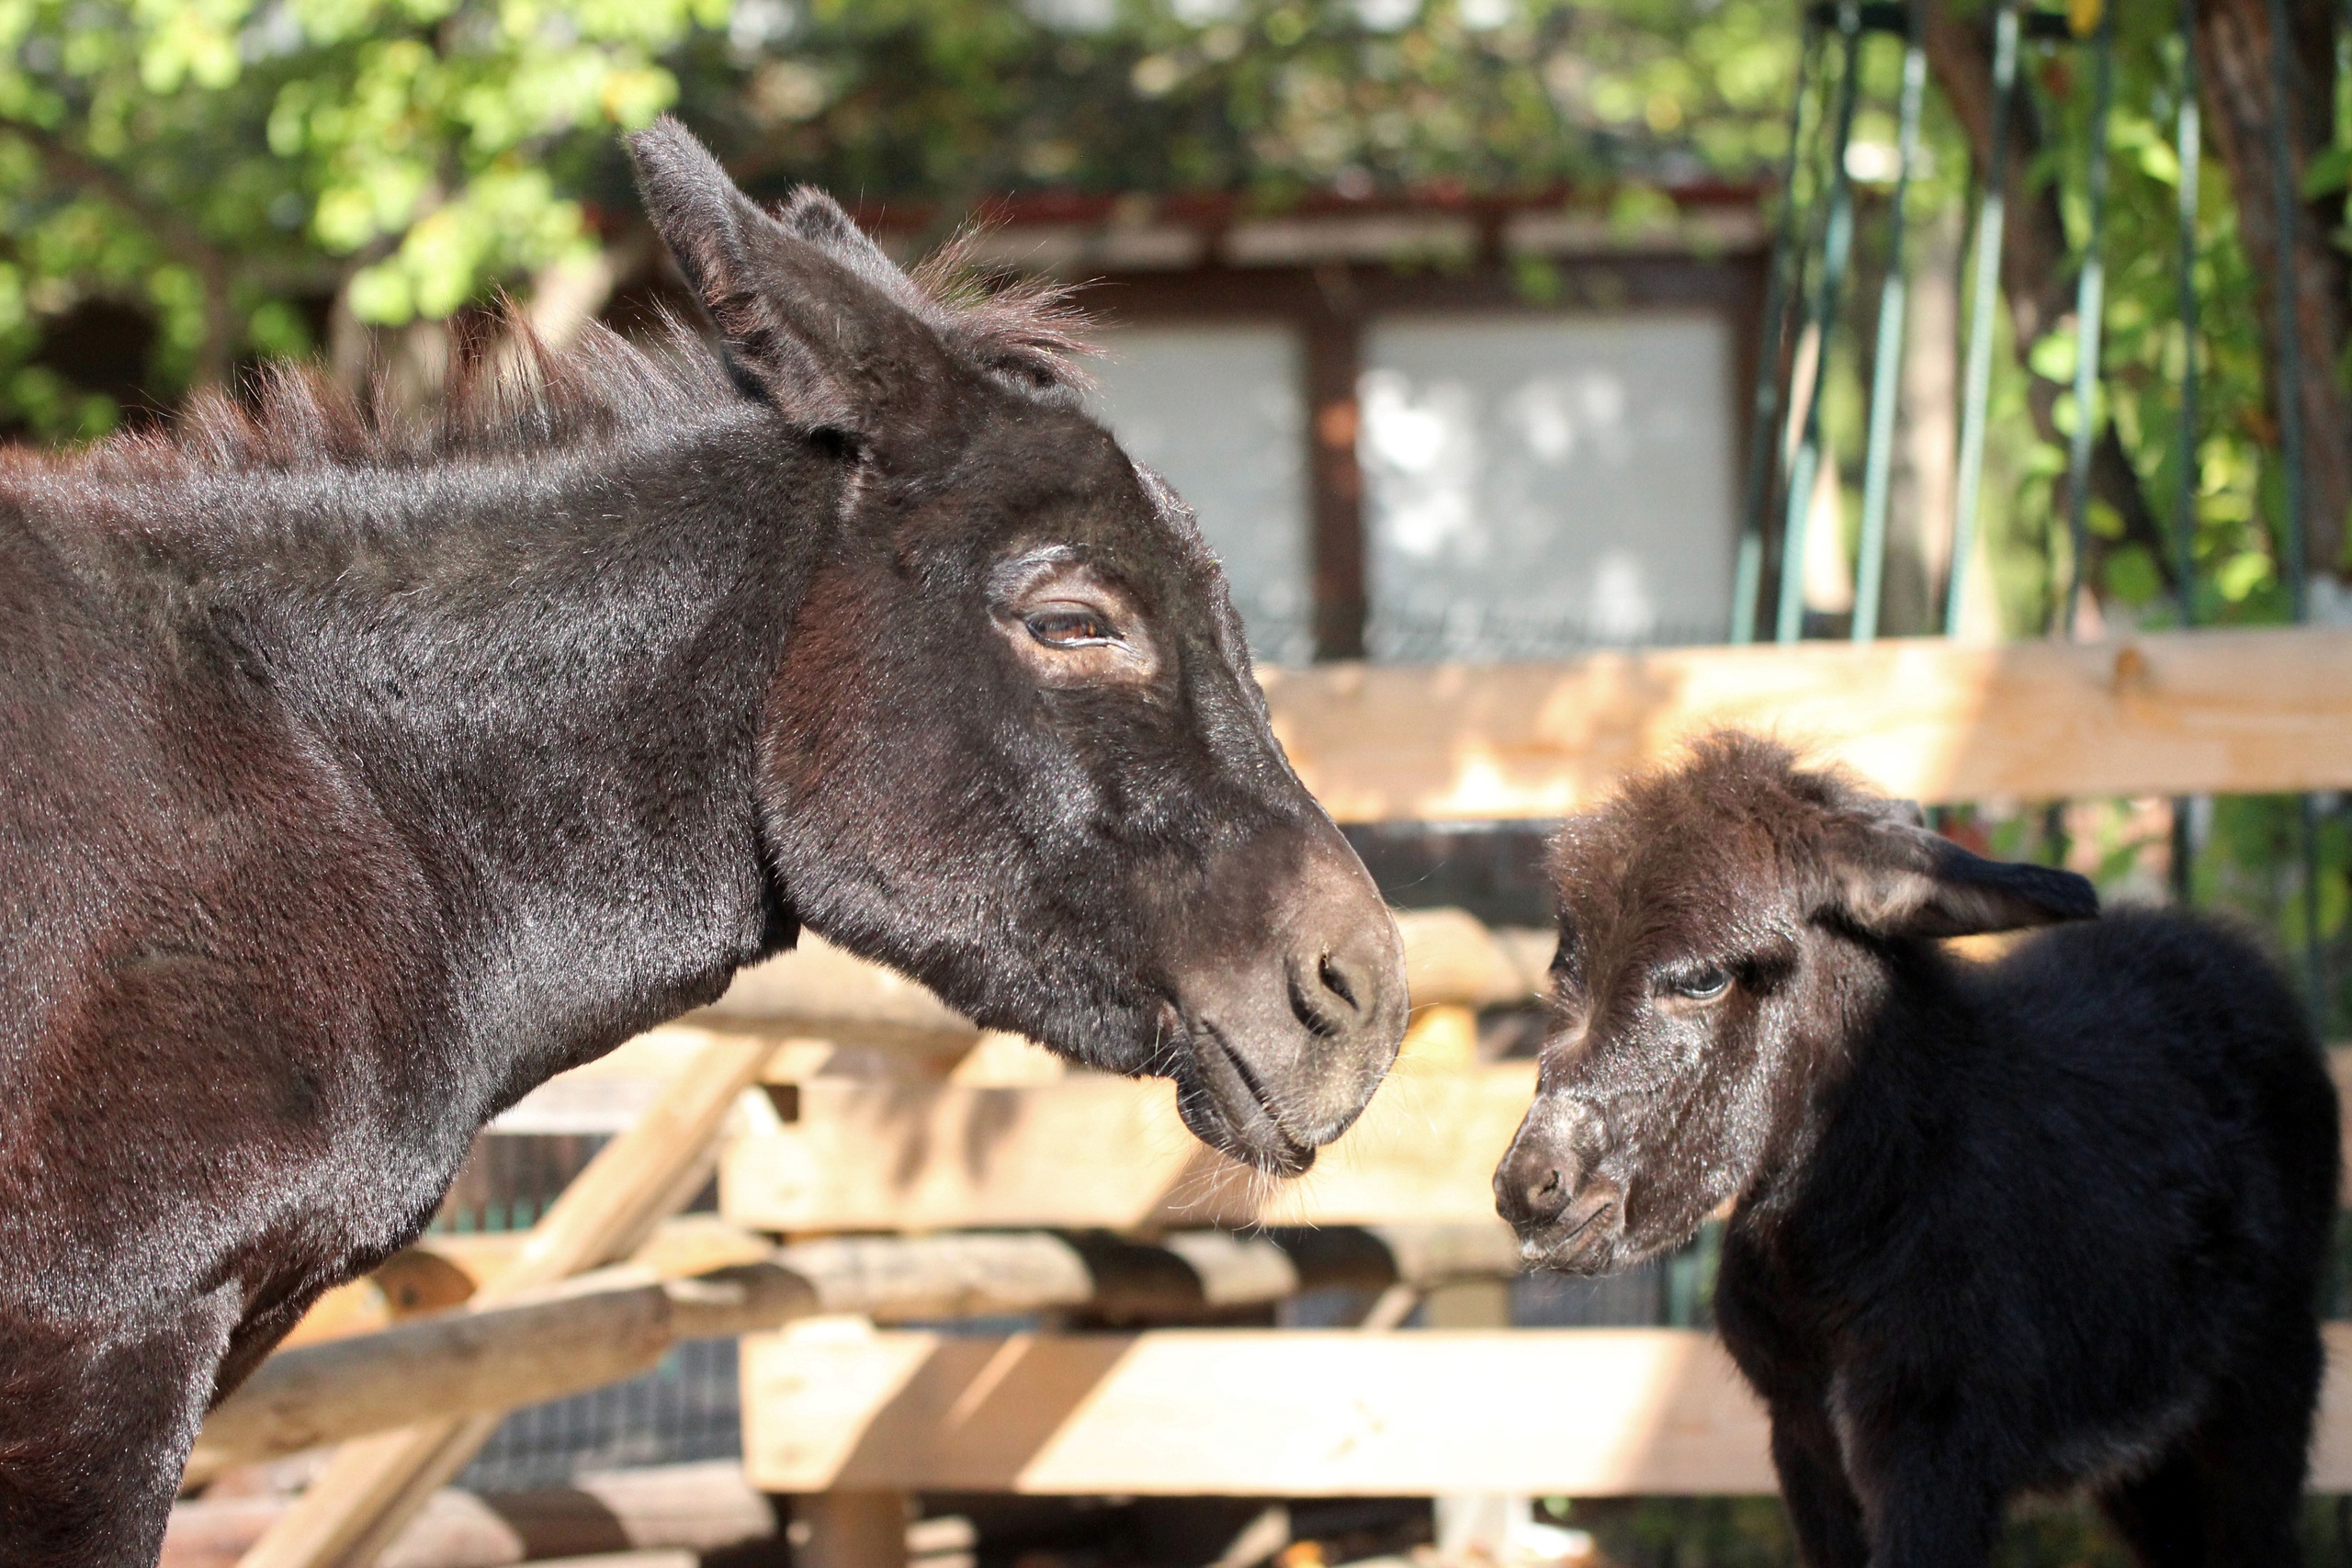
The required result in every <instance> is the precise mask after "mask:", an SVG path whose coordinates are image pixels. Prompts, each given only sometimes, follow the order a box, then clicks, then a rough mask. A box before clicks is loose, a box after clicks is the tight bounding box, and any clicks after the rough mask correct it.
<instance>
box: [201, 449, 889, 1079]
mask: <svg viewBox="0 0 2352 1568" xmlns="http://www.w3.org/2000/svg"><path fill="white" fill-rule="evenodd" d="M796 451H797V452H798V453H799V457H798V458H797V459H796V457H795V453H796ZM841 482H842V481H841V475H840V473H839V465H838V463H837V462H836V461H834V460H832V459H831V458H830V457H827V455H825V454H824V453H822V452H820V451H819V450H818V449H816V448H814V447H809V446H803V445H801V444H799V443H797V442H795V441H794V440H793V439H792V438H791V437H790V436H789V435H788V434H786V433H784V432H782V431H781V430H780V429H778V428H777V427H776V426H775V424H774V423H773V422H772V421H769V420H765V419H762V418H760V417H759V416H758V415H757V414H755V413H746V412H731V413H729V414H725V415H719V416H714V419H713V421H712V423H708V424H707V425H706V426H704V427H702V428H699V429H691V430H673V431H671V432H668V433H665V434H648V435H646V436H644V437H642V438H640V439H639V440H638V441H635V442H633V443H631V444H629V445H627V446H601V447H593V448H583V449H579V450H573V451H569V452H557V453H552V454H547V455H542V456H541V457H537V458H534V459H531V460H528V461H523V460H515V461H509V462H503V463H499V464H489V463H483V464H473V465H456V464H452V465H448V466H446V467H437V468H418V469H413V470H409V471H405V472H402V471H393V470H377V471H345V472H342V473H339V474H336V473H328V474H323V475H322V474H312V475H309V476H299V477H295V478H290V479H287V480H285V481H282V482H278V481H271V482H268V483H265V484H263V485H260V486H258V487H256V489H255V491H254V493H253V494H252V495H250V496H248V497H246V498H244V499H243V501H242V502H240V505H241V507H242V508H243V511H244V512H245V513H246V516H247V517H248V518H249V519H250V518H253V517H254V513H262V514H263V515H261V516H260V518H259V519H258V524H259V525H258V526H257V527H255V528H254V530H253V538H254V541H256V542H254V543H253V544H250V545H248V546H247V547H244V548H243V549H240V548H239V547H236V546H235V545H233V544H232V546H230V547H228V551H227V553H226V554H225V555H224V556H223V557H222V558H220V559H219V560H217V561H216V562H215V563H214V566H213V570H210V571H209V574H208V575H207V576H206V578H205V579H204V581H201V582H200V583H199V585H198V593H199V596H200V598H201V599H202V601H203V602H204V603H203V605H202V608H203V612H204V614H205V615H207V616H208V618H209V629H210V631H211V633H212V635H214V636H217V637H220V639H221V640H222V642H224V643H225V644H226V645H228V647H229V649H230V651H231V653H232V657H233V658H234V659H235V660H236V661H237V662H238V663H239V664H240V666H241V667H243V668H244V669H245V671H246V672H247V674H248V677H249V678H250V679H253V680H255V681H258V682H262V683H263V684H264V685H266V687H267V688H268V690H269V692H270V693H272V694H275V699H276V701H277V702H278V703H279V704H280V705H282V708H283V712H284V715H285V716H286V718H287V719H288V720H289V721H290V723H291V725H292V726H293V728H294V730H295V732H296V733H297V735H298V736H300V738H301V739H303V740H304V741H305V742H307V743H309V744H311V745H313V746H315V747H316V748H317V749H318V750H319V752H320V753H321V755H322V759H323V763H324V765H325V766H326V767H328V768H329V769H332V770H334V772H335V773H338V774H339V775H340V777H339V779H338V781H337V782H338V784H340V785H341V786H343V787H345V789H347V790H348V792H349V793H350V794H351V795H352V796H353V797H354V798H355V799H356V801H358V802H361V803H364V807H365V809H368V810H369V811H372V812H374V813H378V814H379V815H380V819H381V824H382V826H383V827H385V828H387V829H389V830H390V835H391V836H392V837H393V838H394V839H395V840H397V841H398V843H399V844H400V846H401V852H402V854H401V859H402V860H403V862H404V864H403V866H402V868H401V869H402V872H403V873H404V874H405V875H406V876H407V878H408V879H409V880H410V881H411V882H412V883H413V886H414V888H415V892H416V895H417V897H418V898H419V902H420V904H421V910H420V912H421V914H422V916H423V917H424V919H427V920H429V921H430V922H431V924H430V926H429V927H428V928H427V931H426V932H424V933H420V934H429V935H430V936H431V937H433V938H435V939H436V942H424V943H420V946H424V947H435V946H436V945H437V948H438V950H439V951H444V952H447V953H449V954H451V955H452V957H451V959H450V960H449V963H448V966H447V972H446V973H443V974H440V975H437V976H433V977H432V983H431V984H430V985H429V987H428V989H429V990H430V991H431V992H432V993H433V994H435V996H437V997H439V998H443V1002H442V1009H441V1010H443V1011H444V1012H445V1016H444V1017H443V1018H442V1019H441V1020H440V1021H439V1023H440V1027H441V1029H442V1030H444V1031H447V1032H454V1034H455V1036H456V1038H455V1039H453V1040H451V1041H450V1042H449V1044H448V1047H447V1048H449V1049H452V1050H455V1051H457V1052H458V1053H460V1055H461V1057H462V1060H459V1061H454V1062H453V1063H452V1066H455V1067H458V1068H459V1069H460V1076H461V1077H463V1078H464V1079H465V1080H467V1081H469V1082H471V1083H472V1084H473V1085H474V1086H475V1088H476V1090H477V1092H478V1093H479V1094H480V1095H481V1097H482V1099H483V1100H485V1101H487V1103H486V1104H484V1105H483V1106H481V1111H483V1113H484V1114H487V1113H488V1112H489V1111H492V1110H495V1109H496V1108H497V1106H498V1105H500V1104H503V1102H504V1101H505V1100H508V1099H510V1098H512V1097H513V1096H514V1095H516V1094H519V1093H521V1092H522V1091H523V1090H524V1089H527V1088H529V1087H530V1086H531V1085H532V1084H534V1083H537V1082H538V1081H540V1080H541V1079H543V1078H545V1077H548V1076H549V1075H550V1074H552V1073H554V1072H557V1071H560V1070H561V1069H562V1068H564V1067H566V1066H571V1065H573V1064H575V1063H577V1062H579V1061H581V1060H584V1059H587V1058H588V1057H590V1056H593V1055H600V1054H601V1053H602V1052H604V1051H605V1050H607V1049H610V1048H611V1046H612V1045H614V1044H616V1043H618V1042H619V1041H620V1040H622V1039H625V1038H627V1037H628V1035H629V1034H631V1033H634V1032H638V1031H639V1030H641V1029H644V1028H646V1027H648V1026H650V1024H652V1023H655V1022H658V1021H661V1020H662V1019H664V1018H667V1017H670V1016H673V1015H674V1014H675V1013H676V1012H678V1011H680V1010H684V1009H685V1008H687V1007H691V1006H694V1005H697V1004H699V1003H701V1002H705V1001H707V1000H709V999H711V998H713V997H715V996H716V994H717V992H718V989H719V988H721V987H723V986H724V985H725V983H726V981H727V979H728V977H729V976H731V974H732V973H733V971H734V969H735V968H736V967H737V966H738V965H739V964H742V963H744V962H746V961H747V960H749V959H751V958H752V957H754V956H756V955H757V954H758V953H760V952H761V951H762V950H763V947H764V946H766V945H768V944H769V943H770V942H772V941H773V940H775V936H776V935H777V934H779V933H778V931H777V929H776V928H777V927H779V926H780V925H781V924H782V920H781V917H779V916H778V915H777V914H776V913H775V909H774V908H773V903H774V900H773V898H772V897H771V896H770V894H769V891H768V878H767V876H766V874H765V873H764V869H763V852H762V849H761V843H760V836H759V827H758V813H757V810H756V807H755V802H754V798H753V797H754V789H755V778H754V771H755V765H756V752H757V736H758V716H759V713H760V710H761V706H762V705H763V699H764V696H765V694H766V691H767V687H768V684H769V682H770V680H771V679H772V676H773V672H774V670H775V662H776V659H777V656H778V654H779V652H780V650H781V649H782V647H783V643H784V639H785V637H786V632H787V630H788V628H789V626H790V624H791V620H792V617H793V615H794V613H795V611H796V609H797V604H798V602H799V600H800V598H801V594H802V590H803V587H804V585H805V583H806V581H807V577H808V572H809V565H810V561H811V558H812V556H813V554H814V552H815V551H816V550H817V549H818V548H820V547H821V544H822V536H823V534H824V531H825V528H826V525H827V520H828V519H830V518H831V517H832V516H833V515H834V514H835V513H836V510H837V502H838V499H839V487H840V484H841ZM270 513H275V515H274V516H273V515H269V514H270ZM273 535H274V537H273ZM784 929H785V930H786V931H788V927H785V928H784ZM435 1048H436V1049H437V1048H440V1047H437V1046H436V1047H435Z"/></svg>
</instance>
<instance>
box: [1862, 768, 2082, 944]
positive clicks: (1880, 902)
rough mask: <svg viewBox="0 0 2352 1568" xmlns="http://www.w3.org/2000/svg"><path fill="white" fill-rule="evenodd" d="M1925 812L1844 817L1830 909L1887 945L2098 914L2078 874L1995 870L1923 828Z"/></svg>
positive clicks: (1889, 807)
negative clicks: (1900, 940) (1891, 940)
mask: <svg viewBox="0 0 2352 1568" xmlns="http://www.w3.org/2000/svg"><path fill="white" fill-rule="evenodd" d="M1917 810H1918V807H1916V806H1913V805H1911V803H1909V802H1908V801H1902V802H1896V801H1888V802H1886V803H1884V807H1883V809H1881V810H1877V811H1871V812H1851V813H1846V814H1842V815H1841V817H1840V818H1839V820H1838V822H1837V823H1836V825H1835V826H1834V827H1833V828H1832V829H1831V833H1830V840H1829V846H1828V853H1827V857H1826V858H1827V862H1828V872H1829V882H1830V886H1829V888H1828V889H1827V900H1828V902H1829V904H1830V905H1831V906H1832V907H1833V908H1836V909H1837V911H1838V913H1839V914H1840V915H1842V916H1843V917H1844V918H1845V919H1848V920H1849V921H1851V922H1852V923H1853V924H1855V925H1857V926H1860V928H1861V929H1862V930H1864V931H1870V932H1872V933H1874V934H1876V935H1879V936H1889V937H1896V936H1912V937H1943V936H1974V935H1979V934H1981V933H1984V932H1986V931H2018V930H2022V929H2023V928H2025V927H2028V926H2046V925H2054V924H2055V923H2057V922H2058V921H2060V920H2086V919H2091V918H2093V917H2094V916H2096V915H2097V914H2098V890H2097V889H2096V888H2094V887H2092V886H2091V885H2090V883H2089V881H2088V880H2086V878H2084V877H2080V876H2077V875H2075V874H2074V873H2073V872H2071V871H2058V870H2054V869H2052V867H2050V866H2046V865H2023V864H2019V863H2015V862H2011V861H1996V860H1986V859H1985V858H1984V857H1983V856H1982V855H1973V854H1971V853H1969V852H1967V851H1966V850H1963V849H1962V848H1961V847H1960V846H1959V845H1958V844H1955V843H1953V842H1952V841H1951V840H1949V839H1946V838H1943V837H1941V836H1939V835H1938V834H1936V833H1933V832H1930V831H1928V829H1927V828H1925V827H1924V826H1922V825H1920V824H1919V823H1918V822H1917V821H1916V820H1912V819H1910V818H1911V817H1912V816H1916V814H1917Z"/></svg>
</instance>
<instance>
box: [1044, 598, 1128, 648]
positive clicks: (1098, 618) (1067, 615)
mask: <svg viewBox="0 0 2352 1568" xmlns="http://www.w3.org/2000/svg"><path fill="white" fill-rule="evenodd" d="M1023 625H1024V626H1027V627H1028V628H1029V635H1030V636H1031V637H1035V638H1036V639H1037V640H1038V641H1039V642H1042V643H1044V644H1045V645H1046V647H1047V648H1100V647H1102V646H1103V645H1104V644H1106V643H1113V642H1116V641H1118V640H1119V634H1118V631H1117V630H1116V628H1114V626H1112V625H1111V623H1110V621H1109V620H1108V619H1107V618H1105V617H1104V616H1103V615H1098V614H1097V613H1096V612H1094V611H1092V610H1090V609H1088V608H1086V607H1085V606H1084V605H1082V604H1057V605H1055V606H1053V607H1052V608H1051V609H1046V610H1037V611H1034V612H1032V613H1031V614H1030V615H1028V616H1026V617H1025V618H1024V619H1023Z"/></svg>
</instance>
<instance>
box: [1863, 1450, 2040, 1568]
mask: <svg viewBox="0 0 2352 1568" xmlns="http://www.w3.org/2000/svg"><path fill="white" fill-rule="evenodd" d="M1993 1451H1994V1445H1993V1443H1992V1442H1991V1441H1990V1440H1988V1439H1987V1438H1986V1437H1985V1435H1983V1434H1980V1433H1977V1432H1973V1431H1972V1430H1970V1429H1969V1428H1968V1427H1967V1424H1966V1423H1965V1422H1963V1421H1949V1422H1933V1423H1930V1422H1922V1421H1898V1422H1895V1423H1891V1424H1887V1425H1883V1426H1882V1425H1876V1424H1860V1425H1858V1426H1857V1427H1855V1428H1853V1429H1851V1430H1850V1431H1849V1438H1848V1440H1847V1442H1846V1444H1845V1454H1846V1468H1847V1473H1848V1475H1849V1477H1850V1478H1851V1479H1852V1482H1853V1485H1854V1494H1855V1495H1856V1496H1858V1497H1860V1499H1861V1504H1862V1528H1863V1531H1864V1533H1865V1534H1867V1535H1868V1536H1869V1538H1870V1543H1871V1551H1870V1562H1871V1568H1985V1564H1986V1563H1988V1562H1991V1561H1992V1556H1993V1546H1994V1543H1995V1542H1996V1540H1998V1539H1999V1537H2000V1533H2001V1506H2002V1502H2003V1499H2004V1497H2005V1495H2006V1493H2007V1488H2006V1487H2004V1486H2003V1485H2001V1484H2000V1483H1999V1482H1998V1481H1997V1480H1996V1477H1995V1476H1994V1475H1992V1474H1991V1473H1990V1472H1988V1470H1987V1469H1986V1462H1985V1456H1986V1455H1987V1454H1988V1453H1991V1452H1993Z"/></svg>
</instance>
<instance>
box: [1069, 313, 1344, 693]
mask: <svg viewBox="0 0 2352 1568" xmlns="http://www.w3.org/2000/svg"><path fill="white" fill-rule="evenodd" d="M1098 337H1099V341H1100V342H1101V344H1102V346H1103V351H1104V354H1103V358H1102V359H1100V360H1098V361H1095V362H1094V363H1093V364H1091V366H1090V367H1089V369H1090V371H1091V374H1092V375H1093V377H1094V379H1095V383H1096V385H1095V391H1094V395H1093V398H1092V407H1093V410H1094V412H1095V414H1096V416H1097V417H1099V418H1100V419H1101V420H1102V421H1103V423H1105V424H1106V425H1108V426H1109V427H1110V428H1111V430H1112V431H1113V432H1114V434H1116V435H1117V436H1118V437H1119V440H1120V442H1121V443H1122V444H1123V445H1124V446H1125V447H1126V449H1127V452H1128V454H1129V455H1130V456H1132V457H1134V458H1135V459H1136V461H1137V462H1139V463H1142V464H1144V465H1146V466H1147V467H1148V468H1154V469H1157V470H1158V471H1159V474H1160V475H1161V476H1162V477H1164V478H1165V479H1167V480H1168V481H1169V483H1170V484H1172V485H1174V486H1175V487H1176V490H1177V492H1178V493H1179V494H1181V495H1182V496H1183V498H1184V499H1185V500H1186V501H1188V502H1191V503H1192V506H1193V511H1194V512H1196V513H1199V515H1200V520H1201V532H1202V534H1203V535H1204V536H1206V538H1207V540H1208V544H1209V547H1210V548H1211V549H1212V550H1214V551H1216V555H1217V558H1219V559H1220V560H1222V561H1223V562H1224V563H1225V573H1226V578H1227V581H1228V582H1230V583H1231V585H1232V589H1233V601H1234V605H1235V607H1236V608H1237V609H1238V610H1239V611H1240V613H1241V621H1242V625H1243V626H1245V627H1247V628H1248V630H1249V634H1250V649H1251V652H1252V655H1253V656H1254V657H1255V658H1257V659H1258V660H1261V661H1263V662H1266V663H1270V664H1304V663H1306V662H1307V661H1308V660H1311V659H1312V658H1313V657H1314V652H1315V649H1314V643H1313V639H1312V635H1311V632H1312V621H1313V617H1312V604H1311V599H1312V589H1311V585H1310V578H1309V571H1308V560H1307V554H1308V529H1307V520H1306V519H1307V479H1306V445H1305V435H1304V430H1305V425H1306V405H1305V397H1304V393H1303V390H1302V383H1301V374H1300V365H1299V347H1298V339H1297V334H1296V333H1294V332H1293V331H1292V330H1291V329H1289V328H1288V327H1283V326H1275V325H1267V326H1258V325H1246V324H1240V325H1237V324H1215V325H1212V324H1209V323H1205V322H1204V323H1202V324H1200V325H1197V326H1193V325H1186V326H1169V327H1127V328H1122V329H1116V330H1113V331H1107V332H1103V333H1099V334H1098Z"/></svg>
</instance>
